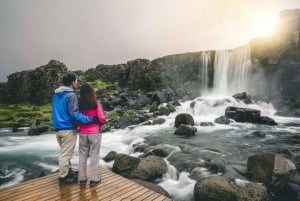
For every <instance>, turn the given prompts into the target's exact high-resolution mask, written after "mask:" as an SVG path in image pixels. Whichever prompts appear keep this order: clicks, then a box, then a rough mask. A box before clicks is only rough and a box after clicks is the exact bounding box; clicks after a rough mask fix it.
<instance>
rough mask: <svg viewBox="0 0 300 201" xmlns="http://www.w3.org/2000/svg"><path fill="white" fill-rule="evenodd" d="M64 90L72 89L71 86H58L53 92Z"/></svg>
mask: <svg viewBox="0 0 300 201" xmlns="http://www.w3.org/2000/svg"><path fill="white" fill-rule="evenodd" d="M65 91H74V89H73V88H72V87H67V86H60V87H58V88H57V89H55V91H54V93H61V92H65Z"/></svg>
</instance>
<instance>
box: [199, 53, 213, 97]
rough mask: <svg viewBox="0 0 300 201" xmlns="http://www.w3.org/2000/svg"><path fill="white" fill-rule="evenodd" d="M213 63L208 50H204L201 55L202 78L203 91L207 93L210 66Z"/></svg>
mask: <svg viewBox="0 0 300 201" xmlns="http://www.w3.org/2000/svg"><path fill="white" fill-rule="evenodd" d="M210 63H211V59H210V55H209V53H208V52H202V54H201V55H200V63H199V68H200V76H201V77H200V80H201V86H202V88H201V93H203V94H206V93H207V92H208V76H209V75H208V66H209V65H210Z"/></svg>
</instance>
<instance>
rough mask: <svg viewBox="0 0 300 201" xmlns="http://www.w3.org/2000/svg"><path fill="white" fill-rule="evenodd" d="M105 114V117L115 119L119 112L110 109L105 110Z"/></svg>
mask: <svg viewBox="0 0 300 201" xmlns="http://www.w3.org/2000/svg"><path fill="white" fill-rule="evenodd" d="M105 116H106V118H107V119H115V118H118V117H120V114H119V113H118V112H117V111H116V110H112V111H109V112H107V113H106V115H105Z"/></svg>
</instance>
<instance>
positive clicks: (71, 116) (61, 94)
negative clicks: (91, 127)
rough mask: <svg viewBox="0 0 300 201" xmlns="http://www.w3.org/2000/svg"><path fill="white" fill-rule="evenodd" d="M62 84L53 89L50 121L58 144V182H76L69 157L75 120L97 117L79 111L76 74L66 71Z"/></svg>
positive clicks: (89, 119) (72, 145)
mask: <svg viewBox="0 0 300 201" xmlns="http://www.w3.org/2000/svg"><path fill="white" fill-rule="evenodd" d="M63 85H64V86H60V87H59V88H57V89H56V90H55V93H54V95H53V97H52V123H53V127H54V129H55V130H56V131H57V133H56V139H57V142H58V144H59V146H60V149H61V150H60V154H59V174H60V178H59V184H60V185H63V184H70V183H76V182H77V180H78V174H77V172H74V171H73V170H72V169H71V158H72V155H73V152H74V148H75V145H76V141H77V133H76V125H75V121H78V122H80V123H82V124H90V123H97V118H95V117H88V116H85V115H83V114H82V113H80V112H79V106H78V97H77V94H76V92H75V90H74V88H76V87H77V76H76V74H74V73H70V72H69V73H66V74H65V75H64V76H63Z"/></svg>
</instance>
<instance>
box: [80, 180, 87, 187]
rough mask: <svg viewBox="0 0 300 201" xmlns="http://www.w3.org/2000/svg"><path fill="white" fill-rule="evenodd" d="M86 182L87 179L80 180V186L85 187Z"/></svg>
mask: <svg viewBox="0 0 300 201" xmlns="http://www.w3.org/2000/svg"><path fill="white" fill-rule="evenodd" d="M86 182H87V180H86V179H85V180H80V181H79V185H80V186H85V185H86Z"/></svg>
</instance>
